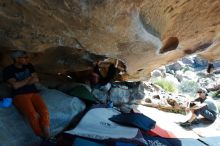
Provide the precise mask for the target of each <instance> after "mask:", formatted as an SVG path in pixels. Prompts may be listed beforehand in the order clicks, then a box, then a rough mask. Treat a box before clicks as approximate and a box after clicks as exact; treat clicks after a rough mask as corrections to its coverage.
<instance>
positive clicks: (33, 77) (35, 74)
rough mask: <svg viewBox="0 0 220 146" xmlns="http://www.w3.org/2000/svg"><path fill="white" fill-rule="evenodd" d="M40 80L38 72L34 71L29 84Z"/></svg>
mask: <svg viewBox="0 0 220 146" xmlns="http://www.w3.org/2000/svg"><path fill="white" fill-rule="evenodd" d="M38 82H39V78H38V76H37V73H32V74H31V77H30V80H29V82H28V84H29V85H31V84H34V83H38Z"/></svg>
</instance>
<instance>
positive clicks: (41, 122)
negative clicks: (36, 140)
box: [3, 51, 50, 139]
mask: <svg viewBox="0 0 220 146" xmlns="http://www.w3.org/2000/svg"><path fill="white" fill-rule="evenodd" d="M11 58H12V59H13V61H14V63H13V64H11V65H9V66H7V67H6V68H4V70H3V78H4V80H5V81H6V82H7V83H9V85H10V87H12V92H13V97H14V98H13V104H14V105H15V106H16V107H17V109H18V110H20V111H21V113H22V114H23V115H24V116H25V117H26V118H27V119H28V121H29V123H30V125H31V127H32V129H33V131H34V132H35V134H36V135H37V136H40V137H42V138H45V139H48V138H49V137H50V130H49V129H50V120H49V112H48V109H47V106H46V105H45V103H44V101H43V100H42V98H41V96H40V94H39V91H38V90H37V88H36V86H35V83H37V82H39V79H38V76H37V74H36V73H35V70H34V67H33V65H32V64H31V63H29V56H28V55H27V53H26V52H25V51H14V52H13V53H12V54H11ZM15 122H16V121H15Z"/></svg>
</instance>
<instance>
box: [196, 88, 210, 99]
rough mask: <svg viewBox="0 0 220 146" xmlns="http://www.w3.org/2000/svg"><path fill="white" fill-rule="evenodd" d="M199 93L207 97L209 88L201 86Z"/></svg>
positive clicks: (200, 95) (202, 96)
mask: <svg viewBox="0 0 220 146" xmlns="http://www.w3.org/2000/svg"><path fill="white" fill-rule="evenodd" d="M197 93H198V94H199V97H201V98H205V97H206V96H207V95H208V94H207V93H208V92H207V90H206V89H205V88H199V89H198V90H197Z"/></svg>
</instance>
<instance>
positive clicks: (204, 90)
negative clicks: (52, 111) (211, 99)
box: [197, 88, 207, 93]
mask: <svg viewBox="0 0 220 146" xmlns="http://www.w3.org/2000/svg"><path fill="white" fill-rule="evenodd" d="M197 93H207V90H206V89H205V88H199V89H198V90H197Z"/></svg>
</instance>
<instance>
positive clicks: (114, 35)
mask: <svg viewBox="0 0 220 146" xmlns="http://www.w3.org/2000/svg"><path fill="white" fill-rule="evenodd" d="M219 15H220V1H219V0H212V1H210V0H197V1H192V0H169V1H166V0H132V1H130V0H120V1H116V0H62V1H60V0H41V1H38V0H30V1H29V0H28V1H27V0H11V1H9V0H1V1H0V22H1V23H0V47H1V50H0V56H1V65H2V66H5V65H6V64H8V63H9V61H8V59H9V58H7V57H6V55H8V53H10V50H15V49H20V50H26V51H28V52H30V53H34V60H33V61H34V63H35V65H37V66H38V68H40V69H41V71H42V70H43V71H44V72H49V73H54V74H57V73H59V72H70V71H77V70H84V69H87V68H88V67H89V66H91V62H92V61H95V60H98V59H100V58H105V57H107V58H115V59H120V60H121V61H123V62H124V63H125V65H126V69H127V75H126V76H125V77H124V79H125V80H143V79H146V78H148V77H149V75H150V72H151V71H152V70H153V69H155V68H157V67H159V66H161V65H164V64H167V63H171V62H174V61H176V60H178V59H179V58H182V57H184V56H187V55H190V54H195V53H196V54H198V55H200V56H201V57H203V58H205V59H207V60H209V61H214V60H218V59H220V50H219V46H220V45H219V39H220V35H219V30H220V19H219Z"/></svg>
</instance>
